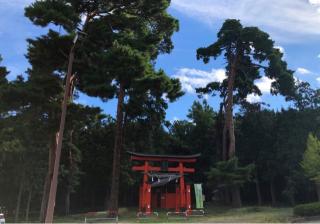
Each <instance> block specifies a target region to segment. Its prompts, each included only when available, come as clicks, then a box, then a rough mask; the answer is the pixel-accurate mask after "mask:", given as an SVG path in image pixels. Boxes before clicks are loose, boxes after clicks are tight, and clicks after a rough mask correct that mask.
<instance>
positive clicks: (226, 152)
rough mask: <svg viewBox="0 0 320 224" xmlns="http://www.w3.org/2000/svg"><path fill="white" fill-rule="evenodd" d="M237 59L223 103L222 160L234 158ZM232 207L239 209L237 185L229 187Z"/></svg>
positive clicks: (234, 61) (230, 74) (234, 62)
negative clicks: (234, 96) (234, 91)
mask: <svg viewBox="0 0 320 224" xmlns="http://www.w3.org/2000/svg"><path fill="white" fill-rule="evenodd" d="M236 65H237V58H235V59H233V61H232V63H231V69H230V72H229V77H228V87H227V88H228V89H227V98H226V102H225V110H226V111H225V123H224V127H223V159H224V160H228V159H230V158H232V157H233V156H235V151H236V150H235V142H236V141H235V135H234V122H233V88H234V81H235V76H236ZM231 195H232V205H233V206H234V207H241V204H242V203H241V196H240V189H239V186H238V185H235V186H233V187H231Z"/></svg>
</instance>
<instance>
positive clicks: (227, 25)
mask: <svg viewBox="0 0 320 224" xmlns="http://www.w3.org/2000/svg"><path fill="white" fill-rule="evenodd" d="M217 37H218V40H217V41H216V42H215V43H213V44H211V45H210V46H208V47H204V48H199V49H198V50H197V59H198V60H199V59H201V60H203V62H204V63H208V62H209V61H210V58H211V57H213V58H214V59H216V58H218V57H219V56H221V55H223V56H224V58H225V60H226V61H227V66H226V70H227V73H226V75H227V77H229V75H230V69H231V67H232V65H233V64H234V63H235V64H234V65H235V66H236V76H235V80H234V88H233V91H235V93H236V94H235V96H234V97H235V100H236V101H235V103H244V101H245V98H246V97H247V95H248V94H252V93H254V94H258V95H261V91H260V90H259V88H258V87H257V86H256V85H255V83H254V81H255V80H257V79H259V78H261V77H262V75H265V76H266V77H268V78H270V79H274V81H273V82H272V85H271V86H272V88H271V93H272V94H278V93H280V94H282V95H285V96H292V95H293V94H294V88H293V87H294V80H293V71H291V70H289V69H288V68H287V63H286V62H285V61H283V60H282V56H283V54H282V53H281V52H280V51H279V50H278V49H277V48H275V47H274V42H273V41H272V40H271V39H270V37H269V35H268V34H267V33H265V32H263V31H261V30H260V29H259V28H257V27H243V26H242V25H241V23H240V21H239V20H235V19H228V20H226V21H225V22H224V23H223V25H222V27H221V29H220V31H219V32H218V34H217ZM262 71H263V73H264V74H261V73H262ZM217 91H218V92H220V96H221V97H225V96H226V93H227V91H230V90H227V80H224V81H223V82H222V83H217V82H212V83H209V84H208V85H207V86H206V87H205V88H200V89H198V92H199V93H214V92H217Z"/></svg>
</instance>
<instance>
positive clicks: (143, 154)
mask: <svg viewBox="0 0 320 224" xmlns="http://www.w3.org/2000/svg"><path fill="white" fill-rule="evenodd" d="M127 153H128V154H130V155H131V156H134V157H140V158H141V159H142V158H145V159H152V158H154V159H156V158H159V159H176V160H179V159H196V158H198V157H200V156H201V153H198V154H193V155H156V154H147V153H139V152H131V151H127Z"/></svg>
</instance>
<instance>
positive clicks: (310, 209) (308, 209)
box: [293, 202, 320, 216]
mask: <svg viewBox="0 0 320 224" xmlns="http://www.w3.org/2000/svg"><path fill="white" fill-rule="evenodd" d="M293 213H294V215H297V216H315V215H320V202H314V203H308V204H301V205H297V206H296V207H294V209H293Z"/></svg>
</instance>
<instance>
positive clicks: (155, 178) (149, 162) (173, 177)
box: [128, 152, 200, 215]
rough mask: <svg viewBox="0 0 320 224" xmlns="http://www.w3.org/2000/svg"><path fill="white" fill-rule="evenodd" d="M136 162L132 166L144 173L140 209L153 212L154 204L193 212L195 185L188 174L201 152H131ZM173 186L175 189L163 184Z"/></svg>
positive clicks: (144, 211) (187, 212)
mask: <svg viewBox="0 0 320 224" xmlns="http://www.w3.org/2000/svg"><path fill="white" fill-rule="evenodd" d="M128 153H129V154H130V155H131V160H132V161H137V162H138V163H139V165H133V167H132V170H134V171H140V172H142V173H143V179H142V183H141V185H140V191H139V212H140V213H143V214H146V215H148V214H151V213H152V209H154V208H163V209H175V212H176V213H179V212H184V213H185V214H187V215H188V214H189V213H191V211H192V208H191V204H192V202H191V200H192V199H191V185H190V184H189V183H186V181H185V175H186V174H192V173H194V172H195V169H194V168H192V167H190V166H191V165H192V164H194V163H195V162H196V161H197V158H198V157H199V156H200V154H195V155H185V156H181V155H150V154H142V153H135V152H128ZM161 186H166V188H165V189H167V186H169V187H171V192H168V191H167V190H164V188H163V187H161Z"/></svg>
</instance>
